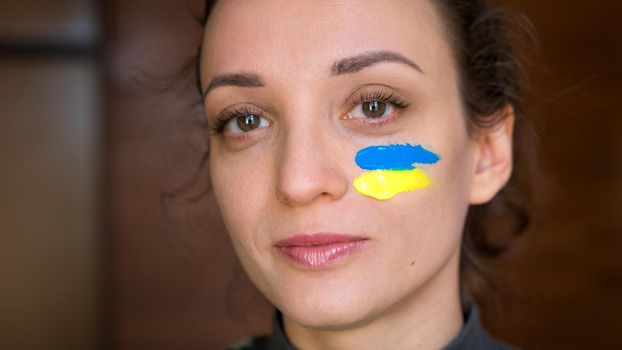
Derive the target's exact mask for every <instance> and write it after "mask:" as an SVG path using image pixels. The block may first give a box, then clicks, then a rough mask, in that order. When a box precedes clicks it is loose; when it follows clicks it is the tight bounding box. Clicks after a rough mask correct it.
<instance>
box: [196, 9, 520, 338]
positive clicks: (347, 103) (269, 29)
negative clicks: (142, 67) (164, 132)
mask: <svg viewBox="0 0 622 350" xmlns="http://www.w3.org/2000/svg"><path fill="white" fill-rule="evenodd" d="M445 32H446V29H445V27H444V24H443V22H442V20H441V18H440V17H439V14H438V13H437V12H436V9H435V8H434V6H433V5H432V4H431V3H430V2H428V1H412V0H410V1H407V0H390V1H389V0H387V1H382V2H379V1H368V0H347V1H328V0H326V1H324V0H321V1H313V2H311V1H296V2H292V1H286V0H224V1H221V2H220V3H219V4H218V5H217V6H216V8H215V9H214V11H213V13H212V15H211V17H210V19H209V21H208V24H207V26H206V29H205V37H204V48H203V53H202V57H201V80H202V84H203V87H204V89H206V88H207V86H208V85H209V82H211V81H212V79H213V78H214V77H216V76H218V75H222V74H230V73H240V72H244V73H252V74H256V75H257V76H260V78H261V79H262V82H263V86H262V87H241V86H230V85H221V86H218V87H215V88H213V89H211V90H210V91H209V92H208V93H207V94H206V96H205V110H206V115H207V118H208V122H209V123H210V125H213V124H215V123H216V120H217V119H218V117H219V115H220V114H221V113H222V112H223V110H231V109H232V108H238V107H240V106H251V108H252V110H253V111H258V112H261V114H262V117H263V119H262V124H261V127H260V128H257V129H254V130H252V131H250V132H248V133H238V132H235V131H236V130H235V127H234V126H235V125H234V124H235V121H234V122H232V123H229V124H228V126H227V127H225V131H224V132H222V133H218V134H213V135H212V136H211V137H210V157H211V158H210V167H211V181H212V183H213V188H214V192H215V195H216V199H217V202H218V205H219V207H220V209H221V211H222V214H223V218H224V220H225V223H226V225H227V228H228V231H229V233H230V237H231V240H232V243H233V246H234V248H235V250H236V252H237V254H238V256H239V258H240V261H241V262H242V265H243V266H244V268H245V269H246V271H247V273H248V275H249V276H250V278H251V279H252V281H253V282H254V283H255V285H256V286H257V288H258V289H259V290H260V291H261V292H262V293H263V294H264V295H265V296H266V297H267V298H268V299H269V300H270V301H271V302H272V303H273V304H274V305H275V306H276V307H277V308H278V309H279V310H281V311H282V312H283V315H284V325H285V330H286V333H287V335H288V338H289V339H290V341H291V342H292V343H293V344H295V345H296V346H297V347H298V348H300V349H380V348H391V349H438V348H441V347H443V346H444V345H446V344H447V343H449V342H450V341H451V340H452V339H453V338H454V337H455V336H456V334H457V333H458V332H459V330H460V328H461V327H462V322H463V321H462V312H461V308H460V297H459V260H460V256H459V255H460V244H461V236H462V229H463V226H464V219H465V215H466V211H467V209H468V206H469V205H470V204H479V203H484V202H486V201H488V200H489V199H490V198H492V197H493V196H494V194H495V193H496V192H497V191H498V190H499V189H500V188H501V187H502V186H503V185H504V184H505V182H506V181H507V179H508V177H509V175H510V172H511V164H512V159H511V153H512V152H511V151H512V150H511V137H512V122H513V117H512V109H511V107H507V108H506V109H505V110H503V111H499V112H500V113H505V114H506V115H508V117H507V118H505V119H504V120H505V121H504V122H503V123H502V124H500V125H498V126H497V127H496V128H494V129H491V130H481V131H480V132H479V133H478V134H477V135H469V133H468V132H467V127H466V119H465V116H464V111H463V108H462V105H461V102H460V95H459V90H458V75H457V72H456V69H455V60H454V56H453V53H452V50H451V47H450V46H449V42H448V40H447V36H446V34H445ZM369 51H391V52H397V53H399V54H401V55H403V56H404V57H406V58H408V59H409V60H411V61H412V62H414V63H416V64H417V65H418V66H419V67H420V69H421V70H422V72H420V71H418V70H416V69H414V68H413V67H412V66H410V65H408V64H405V63H403V62H380V63H376V64H374V65H371V66H369V67H366V68H364V69H362V70H360V71H357V72H353V73H349V74H343V75H337V76H334V75H331V66H332V65H333V63H334V62H335V61H336V60H339V59H342V58H344V57H350V56H354V55H358V54H361V53H363V52H369ZM361 89H362V90H363V91H370V90H371V91H374V90H377V89H381V90H382V91H388V92H391V93H394V94H397V95H399V96H400V97H401V98H402V99H403V100H404V101H406V102H408V104H409V106H408V108H406V109H403V110H402V109H398V108H393V109H392V110H391V111H390V113H388V116H386V117H382V118H378V119H373V120H370V119H365V118H364V115H361V114H360V113H359V111H360V105H359V106H358V109H357V107H354V108H353V102H352V101H355V102H356V101H357V97H358V96H359V95H360V92H361ZM349 115H354V116H355V117H354V118H352V117H349ZM361 116H362V117H361ZM403 143H411V144H421V145H423V146H424V147H426V148H427V149H430V150H431V151H433V152H435V153H436V154H438V155H440V156H441V161H439V162H438V163H437V164H435V165H433V166H429V167H424V169H425V171H426V173H427V174H428V176H429V177H430V179H431V180H432V185H431V186H430V187H428V188H426V189H423V190H418V191H414V192H406V193H401V194H399V195H397V196H396V197H394V198H393V199H390V200H387V201H378V200H375V199H373V198H369V197H365V196H362V195H361V194H359V193H357V192H356V190H355V189H354V188H353V186H352V181H353V180H354V179H355V178H356V177H358V176H359V175H361V174H362V172H363V171H361V169H360V168H358V167H357V165H356V164H355V162H354V156H355V154H356V152H357V151H359V150H361V149H363V148H365V147H368V146H373V145H389V144H403ZM316 232H337V233H348V234H354V235H359V236H364V237H366V238H367V239H368V240H367V241H366V244H365V245H364V247H363V249H361V250H360V251H358V252H356V253H355V254H353V255H351V256H349V257H347V258H345V259H342V260H340V261H338V262H337V263H336V264H333V265H331V266H330V267H328V268H325V269H320V270H309V269H305V268H302V267H300V266H297V265H294V264H292V263H290V262H289V261H287V260H286V259H284V258H283V257H282V256H281V255H280V254H279V253H278V251H277V249H276V248H275V247H274V244H275V243H276V242H277V241H279V240H282V239H285V238H288V237H291V236H292V235H294V234H300V233H316Z"/></svg>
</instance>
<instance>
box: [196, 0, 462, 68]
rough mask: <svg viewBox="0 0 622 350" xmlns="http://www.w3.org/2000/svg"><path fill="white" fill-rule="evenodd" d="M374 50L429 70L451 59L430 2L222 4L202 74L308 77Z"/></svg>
mask: <svg viewBox="0 0 622 350" xmlns="http://www.w3.org/2000/svg"><path fill="white" fill-rule="evenodd" d="M372 50H386V51H395V52H398V53H400V54H403V55H405V56H406V57H408V58H410V59H411V60H413V61H415V62H417V64H419V66H421V67H422V69H423V70H424V71H426V72H428V71H430V72H434V71H435V70H438V69H442V68H443V67H447V64H448V63H450V62H448V61H451V57H450V51H451V50H449V48H448V44H447V40H446V36H445V35H444V29H443V26H442V23H441V20H440V18H439V17H438V13H437V11H435V9H434V7H433V6H432V4H431V3H430V1H428V0H383V1H377V0H376V1H375V0H339V1H335V0H314V1H308V0H299V1H292V0H221V1H220V2H219V3H218V5H217V6H216V7H215V8H214V11H213V12H212V15H211V16H210V19H209V22H208V24H207V26H206V29H205V37H204V50H203V57H202V68H203V69H202V74H203V77H204V78H206V77H210V76H212V75H214V74H218V73H223V72H237V71H252V72H259V73H261V74H262V75H267V76H275V77H277V76H282V77H284V78H285V77H290V78H291V77H292V74H295V76H296V77H297V78H303V77H304V75H305V74H310V75H313V74H317V73H318V71H320V70H323V71H326V72H328V71H327V69H328V68H327V67H330V65H331V63H332V62H334V61H335V60H337V59H339V58H343V57H347V56H351V55H354V54H358V53H361V52H364V51H372ZM327 74H328V73H327Z"/></svg>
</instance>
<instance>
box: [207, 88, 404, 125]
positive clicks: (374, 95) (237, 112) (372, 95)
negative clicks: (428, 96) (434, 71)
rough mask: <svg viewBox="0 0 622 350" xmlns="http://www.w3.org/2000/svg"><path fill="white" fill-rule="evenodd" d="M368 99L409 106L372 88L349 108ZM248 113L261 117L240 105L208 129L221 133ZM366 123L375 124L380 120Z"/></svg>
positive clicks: (398, 107)
mask: <svg viewBox="0 0 622 350" xmlns="http://www.w3.org/2000/svg"><path fill="white" fill-rule="evenodd" d="M369 101H378V102H383V103H388V104H390V105H392V106H393V107H395V108H397V109H399V110H404V109H407V108H408V107H409V106H410V104H409V103H408V102H406V101H404V100H403V99H401V98H400V97H398V96H397V95H395V94H393V93H391V92H388V91H384V90H372V91H366V92H363V93H361V94H359V95H358V97H357V98H355V99H354V100H352V102H351V106H350V109H352V108H354V107H356V106H358V105H359V104H361V103H364V102H369ZM248 114H253V115H256V116H258V117H260V118H263V112H262V111H261V110H259V109H256V108H252V107H249V106H242V107H238V108H235V109H233V110H225V111H223V112H221V113H220V115H219V116H218V118H217V119H216V121H215V122H214V124H213V125H211V126H210V130H211V132H212V134H221V133H222V132H223V131H224V130H225V127H226V126H227V123H228V122H229V121H231V120H232V119H235V118H238V117H241V116H244V115H248ZM368 123H370V124H377V123H381V122H368Z"/></svg>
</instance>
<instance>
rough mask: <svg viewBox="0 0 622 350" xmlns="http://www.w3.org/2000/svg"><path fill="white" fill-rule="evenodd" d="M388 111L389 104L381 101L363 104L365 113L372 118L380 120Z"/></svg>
mask: <svg viewBox="0 0 622 350" xmlns="http://www.w3.org/2000/svg"><path fill="white" fill-rule="evenodd" d="M386 110H387V104H386V103H384V102H380V101H369V102H365V103H363V113H364V114H365V115H366V116H368V117H370V118H379V117H382V116H383V115H384V112H385V111H386Z"/></svg>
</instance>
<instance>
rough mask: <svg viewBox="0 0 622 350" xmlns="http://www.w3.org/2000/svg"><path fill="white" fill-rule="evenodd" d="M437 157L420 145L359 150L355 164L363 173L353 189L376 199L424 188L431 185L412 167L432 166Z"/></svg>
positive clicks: (438, 158)
mask: <svg viewBox="0 0 622 350" xmlns="http://www.w3.org/2000/svg"><path fill="white" fill-rule="evenodd" d="M439 160H440V157H439V156H438V155H436V154H435V153H433V152H430V151H428V150H426V149H425V148H423V147H422V146H420V145H416V146H413V145H410V144H404V145H389V146H372V147H367V148H365V149H362V150H360V151H359V152H358V153H357V154H356V157H355V161H356V164H357V165H358V166H359V167H360V168H361V169H365V170H370V171H367V172H365V173H364V174H363V175H361V176H359V177H357V178H356V179H355V180H354V188H356V190H357V191H358V192H359V193H360V194H362V195H365V196H369V197H372V198H375V199H378V200H387V199H391V198H393V197H394V196H395V195H396V194H398V193H401V192H408V191H415V190H418V189H422V188H426V187H428V186H430V184H431V183H432V182H431V181H430V179H429V178H428V175H427V174H426V173H425V172H424V171H423V170H422V169H418V168H415V166H414V164H435V163H436V162H438V161H439Z"/></svg>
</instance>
